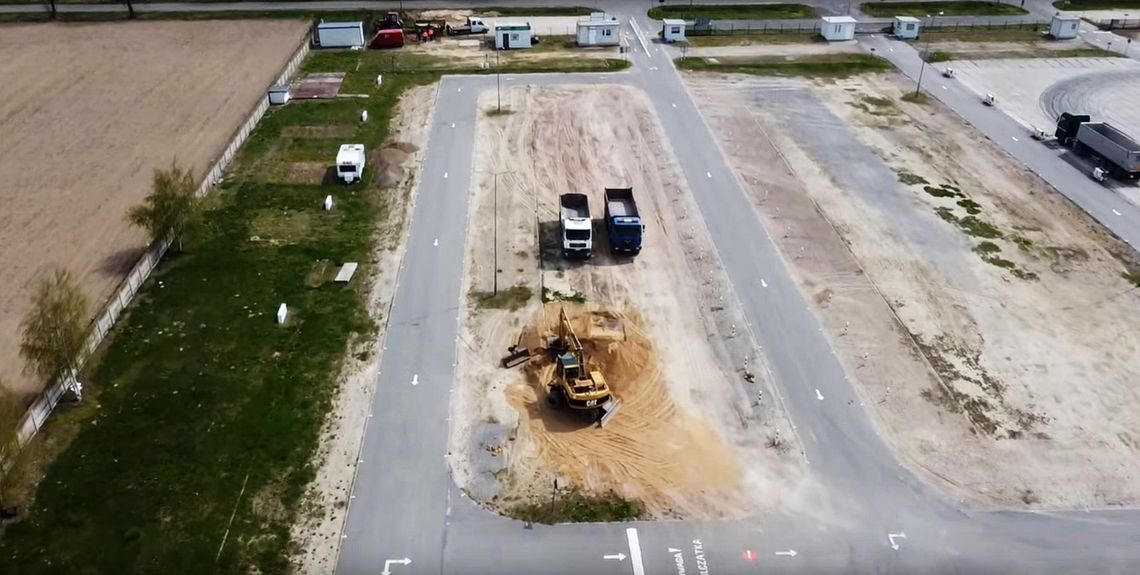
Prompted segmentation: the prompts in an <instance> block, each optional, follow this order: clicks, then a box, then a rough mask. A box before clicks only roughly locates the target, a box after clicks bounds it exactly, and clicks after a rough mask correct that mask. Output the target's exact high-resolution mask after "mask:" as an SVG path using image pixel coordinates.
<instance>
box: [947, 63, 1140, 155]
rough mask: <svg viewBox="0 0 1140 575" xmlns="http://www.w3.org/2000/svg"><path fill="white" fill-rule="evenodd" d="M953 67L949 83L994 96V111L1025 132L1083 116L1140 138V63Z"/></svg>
mask: <svg viewBox="0 0 1140 575" xmlns="http://www.w3.org/2000/svg"><path fill="white" fill-rule="evenodd" d="M953 67H954V69H955V70H956V72H957V79H956V80H949V81H957V82H961V83H962V84H964V85H965V86H966V87H968V88H970V89H971V90H973V91H974V92H976V93H977V94H978V95H979V97H981V96H982V95H984V94H987V93H991V94H993V95H994V96H996V98H997V104H998V107H1000V108H1001V109H1002V110H1003V111H1005V112H1006V113H1007V114H1009V115H1010V116H1012V117H1013V118H1014V119H1016V120H1017V121H1018V122H1020V123H1022V124H1024V125H1026V126H1027V127H1039V128H1042V129H1044V130H1046V131H1048V132H1052V129H1053V126H1054V125H1055V122H1056V117H1057V116H1058V115H1059V114H1061V113H1062V112H1083V113H1086V114H1090V115H1091V116H1093V118H1094V119H1096V120H1100V121H1107V122H1109V123H1111V124H1113V125H1114V126H1117V127H1118V128H1120V129H1121V130H1123V131H1125V132H1127V133H1128V134H1130V135H1131V136H1133V137H1134V138H1140V63H1137V62H1136V61H1134V60H1130V59H1127V58H1038V59H1024V60H1022V59H1006V60H973V61H960V62H954V63H953ZM939 69H941V66H939ZM938 81H940V82H945V81H947V80H944V79H943V78H939V79H938Z"/></svg>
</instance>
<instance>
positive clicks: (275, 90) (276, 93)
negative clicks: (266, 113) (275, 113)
mask: <svg viewBox="0 0 1140 575" xmlns="http://www.w3.org/2000/svg"><path fill="white" fill-rule="evenodd" d="M288 102H289V86H274V87H272V88H270V89H269V103H270V104H277V105H280V104H286V103H288Z"/></svg>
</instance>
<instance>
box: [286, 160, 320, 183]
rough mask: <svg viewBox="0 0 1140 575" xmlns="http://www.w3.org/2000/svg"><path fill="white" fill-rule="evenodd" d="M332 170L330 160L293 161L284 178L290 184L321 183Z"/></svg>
mask: <svg viewBox="0 0 1140 575" xmlns="http://www.w3.org/2000/svg"><path fill="white" fill-rule="evenodd" d="M330 171H331V167H330V166H329V163H328V162H292V163H290V164H289V165H288V168H287V169H286V171H285V176H284V177H283V178H282V179H283V180H284V181H285V182H287V183H290V184H319V183H321V182H323V181H324V180H325V178H326V177H328V175H329V172H330Z"/></svg>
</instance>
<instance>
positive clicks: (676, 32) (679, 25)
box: [661, 18, 685, 44]
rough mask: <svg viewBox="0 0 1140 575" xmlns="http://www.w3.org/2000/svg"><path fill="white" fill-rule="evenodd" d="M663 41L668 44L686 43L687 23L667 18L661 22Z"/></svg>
mask: <svg viewBox="0 0 1140 575" xmlns="http://www.w3.org/2000/svg"><path fill="white" fill-rule="evenodd" d="M661 39H662V40H664V41H665V43H666V44H671V43H673V42H684V41H685V21H684V20H674V19H672V18H666V19H664V20H662V21H661Z"/></svg>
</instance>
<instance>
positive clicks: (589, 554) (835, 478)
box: [337, 8, 1140, 575]
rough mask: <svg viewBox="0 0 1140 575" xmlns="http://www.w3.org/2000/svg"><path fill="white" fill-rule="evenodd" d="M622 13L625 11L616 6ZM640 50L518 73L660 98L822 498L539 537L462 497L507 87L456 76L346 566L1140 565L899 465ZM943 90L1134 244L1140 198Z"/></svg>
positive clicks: (1051, 569) (1033, 568)
mask: <svg viewBox="0 0 1140 575" xmlns="http://www.w3.org/2000/svg"><path fill="white" fill-rule="evenodd" d="M610 11H611V13H620V8H616V9H615V8H611V10H610ZM624 16H626V17H628V16H629V14H625V15H624ZM641 24H642V25H641V27H640V29H642V30H644V29H646V26H647V25H648V23H647V22H644V21H643V22H642V23H641ZM643 41H644V44H643ZM866 42H867V44H868V47H869V48H875V50H876V51H877V52H879V53H883V52H886V54H889V55H890V56H888V57H891V58H892V60H895V61H896V64H897V65H899V66H900V68H901V69H903V71H904V72H906V73H915V72H916V71H917V70H915V69H914V64H915V63H917V57H916V55H915V54H914V53H913V50H910V49H909V47H905V46H903V47H900V46H896V45H895V44H894V43H891V42H887V41H885V40H881V39H870V40H867V41H866ZM633 46H634V52H633V54H632V58H633V60H634V63H635V68H634V70H633V71H631V72H626V73H620V74H614V75H602V76H598V75H578V76H568V75H557V76H525V77H524V76H519V77H508V78H506V80H505V81H506V83H507V85H513V84H524V83H525V84H532V85H533V84H549V83H583V82H586V83H589V82H595V83H597V82H613V83H626V84H631V85H634V86H637V87H640V88H642V89H644V90H645V92H646V93H647V94H649V96H650V98H651V100H652V103H653V106H654V109H655V111H656V113H657V115H658V117H659V118H660V120H661V122H662V125H663V127H664V130H665V133H666V135H667V136H668V138H669V141H670V145H671V146H672V148H673V151H674V154H675V156H676V157H677V159H678V162H679V164H680V168H681V171H682V174H683V176H684V178H685V179H686V180H687V182H688V184H689V189H690V190H691V191H692V193H693V194H694V196H695V198H696V201H697V204H698V206H699V208H700V210H701V213H702V215H703V217H704V219H705V221H706V222H708V225H709V228H710V232H711V234H712V237H713V241H714V243H715V245H716V248H717V253H718V255H719V257H720V259H721V262H722V264H723V265H724V267H725V269H726V270H727V272H728V275H729V278H730V280H731V282H732V285H733V288H734V291H735V293H736V295H737V297H738V298H739V299H740V300H741V303H742V305H743V307H744V310H745V314H746V316H747V318H748V320H749V327H750V329H752V330H753V332H754V334H755V335H756V337H757V340H758V341H759V342H760V343H761V345H762V346H763V348H764V350H765V352H766V353H767V356H768V361H769V363H770V364H771V366H772V369H773V372H774V375H775V380H776V382H777V385H778V388H779V390H780V394H781V396H782V400H783V401H784V402H785V404H786V406H787V408H788V411H789V413H790V416H791V419H792V421H793V423H794V424H795V427H796V429H797V433H798V435H799V436H800V439H801V441H802V443H803V445H804V449H805V456H806V458H807V460H808V462H809V466H810V469H811V475H812V478H813V481H815V482H818V485H819V488H818V494H817V495H816V499H817V505H815V506H813V509H812V511H811V512H808V513H802V514H797V515H795V516H791V515H773V516H765V517H758V518H755V519H753V520H750V521H739V522H712V523H696V522H660V523H631V524H612V525H604V524H586V525H559V526H552V527H547V526H533V527H528V526H526V525H524V524H522V523H519V522H516V521H512V520H508V519H505V518H501V517H498V516H496V515H493V514H491V513H489V512H486V511H484V510H482V509H480V508H479V507H477V506H476V505H474V504H473V503H472V502H470V501H469V500H467V499H466V498H465V497H464V496H463V495H462V494H461V493H460V492H459V491H458V489H456V487H455V486H454V484H453V482H452V481H451V478H450V477H449V475H448V471H447V466H446V463H445V461H444V454H445V453H446V449H447V423H448V421H447V420H448V398H449V394H450V390H451V386H452V385H453V384H454V383H453V376H454V361H455V346H456V345H457V341H456V334H457V309H458V306H459V305H461V303H462V301H463V297H462V294H460V293H459V289H460V288H459V286H460V278H461V274H462V273H463V244H464V241H465V237H466V233H465V222H466V218H467V201H468V200H467V198H468V195H469V189H470V173H471V169H472V166H471V162H472V151H473V148H472V147H473V143H474V142H473V134H474V122H475V119H476V118H477V115H478V111H477V110H476V108H475V100H476V97H477V94H478V92H479V91H481V90H486V89H493V86H494V79H493V78H486V77H449V78H446V79H445V80H444V81H443V82H442V83H441V85H440V90H439V93H438V101H437V105H436V112H435V116H434V119H433V124H432V127H431V135H430V139H429V145H428V150H427V155H426V158H425V163H424V167H423V172H424V177H423V180H422V181H421V183H420V187H419V190H418V192H417V196H416V205H415V207H414V212H413V219H412V223H411V227H410V230H409V233H410V238H409V242H408V248H407V249H408V251H407V255H406V256H405V262H406V267H405V268H404V269H403V270H402V272H401V277H400V285H399V288H398V291H397V295H396V300H395V304H394V306H393V312H392V313H393V316H392V323H391V327H390V328H389V332H388V334H387V336H386V338H385V342H386V344H385V345H386V347H385V350H384V352H383V358H382V363H381V372H380V373H379V374H378V382H377V393H376V395H375V400H374V405H373V415H374V417H372V418H371V419H370V420H369V421H370V423H369V429H368V431H367V434H366V439H365V444H364V448H363V450H362V455H361V460H362V461H361V462H360V464H359V466H358V476H357V479H356V482H355V485H354V489H353V495H352V499H351V501H350V504H349V514H348V520H347V527H346V529H345V533H344V539H343V541H342V547H341V556H340V563H339V566H338V571H337V572H338V573H341V574H343V575H356V574H365V573H368V574H376V573H383V574H392V573H395V574H405V573H416V574H419V573H424V574H436V573H449V574H468V573H471V574H483V573H486V574H498V575H515V574H518V575H529V574H535V573H543V574H550V575H559V574H567V575H570V574H594V573H597V574H611V573H612V574H615V575H617V574H622V575H624V574H629V573H633V574H634V575H642V574H645V573H651V574H662V573H678V574H680V573H759V572H763V573H802V574H816V573H897V574H908V575H909V574H915V573H923V574H926V573H930V574H939V573H947V574H950V573H968V574H988V573H995V574H997V573H1033V574H1038V573H1041V574H1044V573H1082V574H1093V573H1096V574H1100V573H1119V574H1128V573H1135V572H1136V568H1135V565H1137V564H1140V543H1138V542H1140V512H1136V511H1091V512H1084V511H1081V512H1073V513H1066V514H1040V513H1026V512H1016V511H982V510H974V509H970V508H968V507H964V506H962V505H960V504H958V503H957V502H955V501H952V500H949V499H947V498H946V497H945V496H944V495H942V494H941V493H938V492H936V491H935V490H933V489H931V488H930V487H928V486H926V485H925V484H924V483H922V482H921V481H919V480H918V479H917V478H916V477H915V476H914V475H912V474H911V473H910V472H909V471H907V470H906V469H905V468H904V467H903V466H902V465H901V464H900V463H899V462H898V461H897V460H896V459H895V457H894V455H893V454H892V453H891V452H890V450H889V449H888V448H887V447H886V445H885V444H884V443H883V442H882V440H881V439H880V438H879V437H878V435H877V434H876V432H875V430H874V428H873V426H872V425H871V422H870V421H869V419H868V417H867V415H866V413H865V412H864V411H863V410H862V409H861V408H860V407H859V406H858V400H857V397H856V395H855V392H854V390H853V389H852V387H851V385H850V384H849V382H848V381H847V379H846V376H845V374H844V372H843V369H842V366H841V365H840V363H839V362H838V360H837V359H836V358H835V355H834V352H833V350H832V347H831V345H830V342H829V341H828V339H827V337H826V335H825V334H824V333H823V331H822V330H821V328H820V326H819V323H818V321H817V319H816V318H815V316H814V315H813V313H812V312H811V310H810V309H809V307H808V306H807V303H806V302H805V300H804V299H803V297H802V296H801V294H800V293H799V291H798V289H797V288H796V286H795V284H794V282H793V280H792V279H791V277H790V276H789V272H788V269H787V268H786V266H785V265H784V262H783V260H782V259H781V256H780V254H779V252H778V251H777V249H776V248H775V246H774V244H773V243H772V241H771V239H770V238H769V236H768V233H767V231H766V230H765V229H764V227H763V225H762V224H761V223H760V220H759V218H758V217H757V215H756V214H755V213H754V211H753V209H752V207H751V204H750V203H749V202H748V200H747V199H746V198H745V196H744V193H743V191H742V190H741V188H740V187H739V185H738V183H737V181H736V179H735V176H734V175H733V173H732V171H731V170H730V169H729V168H728V165H727V163H726V161H725V158H724V156H723V154H722V153H721V151H720V148H719V146H718V145H717V142H716V140H715V139H714V138H713V136H712V134H711V133H710V131H709V129H708V127H707V125H706V124H705V123H704V121H703V119H702V117H701V115H700V113H699V111H698V110H697V109H696V107H695V106H694V104H693V102H692V100H691V99H690V98H689V96H688V94H687V92H686V91H685V89H684V87H683V85H682V84H681V82H680V78H679V76H678V75H677V73H676V71H675V69H674V68H673V66H672V63H671V61H670V60H669V58H668V56H667V52H666V51H665V50H663V49H661V48H660V46H657V45H656V44H654V43H652V42H649V38H648V37H644V36H643V37H642V38H641V40H638V39H637V38H635V39H634V41H633ZM642 46H645V47H647V48H648V51H646V50H644V49H643V48H642ZM903 48H905V49H903ZM892 50H893V51H892ZM907 50H910V51H909V52H907ZM934 77H935V78H937V75H936V74H935V75H934ZM940 86H941V84H938V83H937V81H935V82H933V83H931V84H930V87H932V88H934V89H935V90H940V91H941V92H942V93H937V94H936V95H937V96H938V97H939V98H942V99H944V101H947V103H948V104H949V105H951V107H953V108H954V109H955V110H957V111H959V113H961V114H963V117H964V118H965V119H966V120H967V121H970V122H971V123H974V124H975V125H977V126H978V127H979V128H980V129H982V130H983V132H986V133H987V135H989V136H990V137H991V138H994V139H995V141H999V142H1001V141H1002V140H1001V139H1002V138H1005V139H1006V140H1008V142H1007V143H1006V144H1007V145H1008V147H1009V149H1010V150H1011V153H1013V154H1014V155H1015V156H1016V157H1018V158H1019V159H1021V160H1022V161H1024V162H1026V163H1027V165H1030V167H1032V168H1034V169H1035V170H1039V173H1042V174H1043V176H1044V177H1045V178H1046V179H1047V180H1049V181H1050V182H1054V183H1055V185H1058V187H1059V188H1062V189H1063V191H1064V192H1065V193H1066V194H1070V197H1074V198H1075V200H1074V201H1078V203H1081V202H1085V203H1087V204H1089V207H1090V209H1091V210H1092V211H1094V212H1096V213H1101V215H1102V216H1103V215H1104V214H1103V210H1105V209H1109V210H1111V209H1121V208H1123V209H1125V210H1129V211H1127V212H1125V211H1123V210H1122V211H1121V213H1122V215H1121V216H1116V217H1117V218H1120V219H1118V220H1116V221H1113V223H1114V224H1115V227H1113V226H1110V227H1113V229H1114V231H1117V233H1120V234H1121V235H1122V237H1126V238H1132V237H1135V235H1136V234H1137V230H1140V226H1138V225H1136V224H1137V223H1140V221H1138V220H1135V219H1134V218H1135V217H1136V214H1135V212H1134V211H1131V210H1130V208H1128V205H1129V204H1126V202H1122V201H1117V202H1114V200H1112V199H1111V198H1113V195H1112V194H1110V193H1105V190H1104V189H1103V188H1099V187H1089V186H1088V183H1089V182H1088V180H1087V178H1085V177H1084V175H1083V174H1081V173H1080V172H1077V171H1076V170H1074V169H1073V168H1071V167H1069V166H1068V164H1065V163H1063V162H1059V161H1058V160H1057V158H1056V156H1055V154H1054V153H1053V152H1052V151H1051V150H1049V149H1048V148H1045V147H1043V146H1041V145H1040V144H1037V143H1035V142H1033V143H1030V142H1025V145H1020V144H1022V138H1020V137H1019V140H1018V141H1013V140H1012V139H1011V138H1012V137H1013V134H1021V135H1024V133H1023V129H1021V128H1018V127H1017V125H1016V123H1014V122H1012V121H1011V120H1009V119H1008V118H1006V117H1005V116H1004V115H1002V114H1001V113H1000V111H997V110H992V109H988V108H983V107H982V106H981V105H980V103H978V102H977V101H976V100H977V98H976V97H974V96H972V95H970V94H968V93H964V92H963V90H962V89H961V88H958V87H955V88H951V87H950V86H948V87H947V89H946V90H941V87H940ZM872 183H873V182H872V181H868V185H871V184H872ZM1077 198H1079V200H1078V199H1077ZM1082 205H1084V204H1082ZM1108 213H1109V214H1111V213H1112V212H1108ZM1094 215H1095V214H1094ZM1110 221H1111V220H1110ZM820 397H823V398H824V399H822V400H821V399H820ZM849 400H854V401H853V402H852V404H848V401H849ZM607 555H609V556H610V558H608V559H607V558H606V556H607ZM619 556H620V558H619ZM405 559H407V560H408V562H407V563H405V562H404V560H405Z"/></svg>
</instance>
